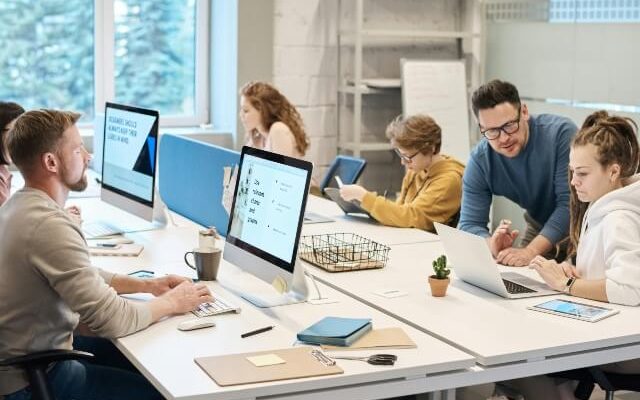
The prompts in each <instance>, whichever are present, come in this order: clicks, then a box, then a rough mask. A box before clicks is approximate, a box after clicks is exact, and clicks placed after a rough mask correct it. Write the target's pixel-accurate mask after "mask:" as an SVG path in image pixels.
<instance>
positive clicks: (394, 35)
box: [337, 0, 484, 157]
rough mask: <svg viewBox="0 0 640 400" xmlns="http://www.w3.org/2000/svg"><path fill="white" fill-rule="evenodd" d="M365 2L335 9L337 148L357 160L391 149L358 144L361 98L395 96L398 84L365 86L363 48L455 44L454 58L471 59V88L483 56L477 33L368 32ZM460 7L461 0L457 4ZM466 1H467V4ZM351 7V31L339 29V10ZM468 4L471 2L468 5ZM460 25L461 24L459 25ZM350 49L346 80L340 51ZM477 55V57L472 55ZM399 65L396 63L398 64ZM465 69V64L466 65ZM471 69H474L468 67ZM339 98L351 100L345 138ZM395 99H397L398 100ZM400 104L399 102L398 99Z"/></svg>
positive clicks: (355, 0)
mask: <svg viewBox="0 0 640 400" xmlns="http://www.w3.org/2000/svg"><path fill="white" fill-rule="evenodd" d="M365 1H366V0H352V1H345V0H340V2H339V3H340V4H339V6H338V13H339V15H338V24H339V26H338V38H337V45H338V80H339V82H338V102H337V103H338V147H339V150H341V151H344V150H346V151H350V152H351V153H352V154H353V155H354V156H356V157H360V156H361V152H362V151H382V150H389V149H390V148H391V146H390V145H389V143H388V142H387V141H385V142H363V140H362V98H363V96H370V95H399V93H400V88H401V82H400V81H399V80H398V82H397V85H395V86H385V87H384V88H380V87H373V85H367V81H368V80H367V79H365V78H364V77H363V76H362V75H363V73H362V66H363V49H364V47H366V46H398V45H406V44H420V43H423V42H425V41H433V40H451V39H454V40H456V44H457V47H458V58H460V59H466V58H467V57H470V58H472V59H473V58H475V59H476V60H478V61H477V63H476V64H477V65H476V66H475V68H478V70H477V71H473V72H472V73H468V74H467V75H468V76H470V79H469V80H468V86H469V87H473V86H476V85H477V84H478V82H476V81H478V80H479V79H480V77H481V76H482V70H481V69H482V65H483V62H482V61H481V60H482V59H481V55H482V53H484V52H483V51H480V49H482V47H483V42H484V40H483V38H482V37H481V34H480V33H474V32H471V31H470V30H461V31H437V30H392V29H368V28H366V27H365V26H364V25H365V24H364V3H365ZM460 1H461V3H462V2H464V1H465V0H460ZM467 1H469V0H467ZM347 2H348V3H354V7H355V17H354V20H355V21H354V25H355V26H353V27H349V29H347V28H344V29H343V28H342V27H341V26H340V24H341V23H342V15H341V14H342V10H343V7H344V3H347ZM469 3H470V4H471V3H472V1H469ZM478 8H479V9H478V12H481V11H482V8H483V6H482V5H481V4H480V5H478ZM460 25H462V24H460ZM472 39H481V42H480V46H478V49H474V46H472V45H470V46H468V47H469V48H471V51H467V50H465V43H464V41H465V40H472ZM347 46H350V47H352V48H353V52H354V53H353V55H354V57H353V70H352V74H353V75H352V76H351V77H350V79H349V80H347V79H346V77H345V76H343V74H342V57H341V52H342V49H343V47H347ZM476 53H479V54H476ZM398 61H399V60H398ZM467 64H468V67H469V64H473V63H472V62H471V63H467ZM471 67H472V68H473V67H474V66H473V65H471ZM343 96H352V97H353V121H352V129H351V131H352V134H351V135H346V134H345V132H342V129H341V126H342V124H341V121H342V118H343V115H342V114H343V112H342V107H343V101H344V100H343ZM398 97H399V96H398ZM398 101H399V102H400V101H401V100H400V98H398Z"/></svg>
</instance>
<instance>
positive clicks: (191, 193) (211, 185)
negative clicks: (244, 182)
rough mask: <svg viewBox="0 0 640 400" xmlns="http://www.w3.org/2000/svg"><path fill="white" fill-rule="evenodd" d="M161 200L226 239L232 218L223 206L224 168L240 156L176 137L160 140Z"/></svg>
mask: <svg viewBox="0 0 640 400" xmlns="http://www.w3.org/2000/svg"><path fill="white" fill-rule="evenodd" d="M158 157H159V160H160V161H159V163H158V169H159V175H158V181H159V183H158V185H159V189H160V196H161V197H162V200H163V201H164V202H165V204H166V205H167V207H169V209H170V210H171V211H174V212H177V213H178V214H180V215H182V216H184V217H186V218H189V219H190V220H192V221H194V222H196V223H198V224H200V225H204V226H215V227H216V229H217V230H218V232H219V233H220V234H221V235H223V236H226V235H227V225H228V223H229V215H228V214H227V212H226V211H225V209H224V207H223V206H222V192H223V187H222V179H223V175H224V172H223V171H224V170H223V168H224V167H233V166H235V165H237V164H238V163H239V162H240V153H238V152H237V151H233V150H229V149H225V148H223V147H220V146H216V145H213V144H208V143H204V142H200V141H197V140H193V139H189V138H186V137H182V136H176V135H173V134H164V135H162V136H161V138H160V150H159V153H158Z"/></svg>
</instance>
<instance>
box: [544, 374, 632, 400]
mask: <svg viewBox="0 0 640 400" xmlns="http://www.w3.org/2000/svg"><path fill="white" fill-rule="evenodd" d="M550 376H554V377H562V378H567V379H572V380H577V381H578V386H577V387H576V390H575V392H574V395H575V396H576V398H578V399H581V400H587V399H589V397H591V393H592V392H593V388H594V387H595V385H596V384H597V385H598V386H600V389H602V390H604V391H605V400H613V395H614V392H615V391H617V390H629V391H633V392H640V374H618V373H614V372H605V371H603V370H602V369H600V367H597V366H596V367H589V368H580V369H574V370H571V371H562V372H556V373H553V374H550Z"/></svg>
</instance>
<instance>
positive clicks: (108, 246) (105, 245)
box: [89, 243, 120, 249]
mask: <svg viewBox="0 0 640 400" xmlns="http://www.w3.org/2000/svg"><path fill="white" fill-rule="evenodd" d="M89 247H93V248H97V249H119V248H120V244H118V243H92V244H91V246H89Z"/></svg>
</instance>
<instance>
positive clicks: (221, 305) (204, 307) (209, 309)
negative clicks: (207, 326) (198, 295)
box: [191, 296, 240, 318]
mask: <svg viewBox="0 0 640 400" xmlns="http://www.w3.org/2000/svg"><path fill="white" fill-rule="evenodd" d="M191 312H192V313H194V314H195V315H196V316H197V317H201V318H202V317H210V316H212V315H217V314H224V313H228V312H235V313H239V312H240V307H238V306H235V305H233V304H231V303H230V302H228V301H227V300H223V299H221V298H220V297H218V296H214V301H213V302H211V303H202V304H200V305H199V306H198V308H196V309H195V310H193V311H191Z"/></svg>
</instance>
